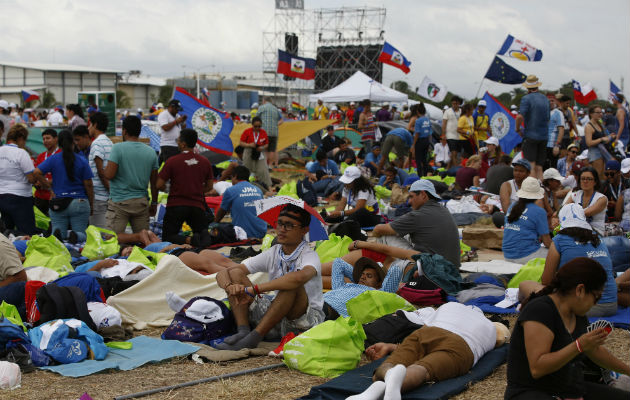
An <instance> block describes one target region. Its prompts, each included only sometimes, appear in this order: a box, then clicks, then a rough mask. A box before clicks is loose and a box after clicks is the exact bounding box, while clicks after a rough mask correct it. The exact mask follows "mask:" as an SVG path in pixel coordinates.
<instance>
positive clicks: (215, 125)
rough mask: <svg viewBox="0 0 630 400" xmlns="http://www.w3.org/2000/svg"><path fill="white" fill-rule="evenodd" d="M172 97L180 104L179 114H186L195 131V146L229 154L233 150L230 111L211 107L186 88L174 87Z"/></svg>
mask: <svg viewBox="0 0 630 400" xmlns="http://www.w3.org/2000/svg"><path fill="white" fill-rule="evenodd" d="M173 99H175V100H179V101H180V104H181V106H182V111H180V113H179V114H180V115H187V116H188V119H187V120H186V122H187V123H188V126H190V127H192V128H193V129H194V130H196V131H197V135H198V139H197V148H198V149H199V150H202V151H206V150H210V151H213V152H215V153H220V154H224V155H227V156H231V155H232V152H233V151H234V147H233V146H232V139H230V133H231V132H232V128H233V127H234V122H233V121H232V118H230V113H226V112H223V111H220V110H217V109H216V108H214V107H211V106H210V104H209V103H208V102H207V101H205V100H200V99H197V98H196V97H195V96H193V95H192V94H190V93H188V92H187V91H186V90H184V89H182V88H180V87H175V94H174V95H173Z"/></svg>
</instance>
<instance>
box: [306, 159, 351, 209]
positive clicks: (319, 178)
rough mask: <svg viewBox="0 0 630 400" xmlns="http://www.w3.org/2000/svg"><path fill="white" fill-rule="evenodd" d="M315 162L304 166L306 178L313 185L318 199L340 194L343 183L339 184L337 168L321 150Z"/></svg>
mask: <svg viewBox="0 0 630 400" xmlns="http://www.w3.org/2000/svg"><path fill="white" fill-rule="evenodd" d="M315 158H316V161H311V162H309V163H308V164H306V176H307V177H308V179H309V180H310V181H311V182H312V183H313V189H315V193H316V194H317V196H318V197H328V196H330V195H331V194H332V193H334V192H341V190H342V189H343V183H341V182H339V175H340V173H339V167H337V164H335V162H334V161H333V160H330V159H329V158H328V156H327V155H326V152H325V151H324V150H323V149H319V150H318V151H317V154H316V155H315Z"/></svg>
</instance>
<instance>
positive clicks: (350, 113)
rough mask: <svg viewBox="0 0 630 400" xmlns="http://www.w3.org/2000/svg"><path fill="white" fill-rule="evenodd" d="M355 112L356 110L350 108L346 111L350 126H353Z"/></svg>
mask: <svg viewBox="0 0 630 400" xmlns="http://www.w3.org/2000/svg"><path fill="white" fill-rule="evenodd" d="M354 110H355V109H354V108H348V110H346V118H347V119H348V123H349V124H351V123H352V120H353V119H354Z"/></svg>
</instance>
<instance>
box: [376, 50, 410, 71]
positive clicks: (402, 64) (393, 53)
mask: <svg viewBox="0 0 630 400" xmlns="http://www.w3.org/2000/svg"><path fill="white" fill-rule="evenodd" d="M378 61H380V62H382V63H384V64H389V65H391V66H394V67H396V68H398V69H400V70H402V72H404V73H405V74H408V73H409V71H410V70H409V66H410V65H411V61H409V60H407V59H406V58H405V56H403V55H402V53H401V52H400V51H398V50H396V48H395V47H394V46H392V45H391V44H389V43H387V42H385V44H384V45H383V50H382V51H381V55H380V56H378Z"/></svg>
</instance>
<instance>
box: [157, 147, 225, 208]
mask: <svg viewBox="0 0 630 400" xmlns="http://www.w3.org/2000/svg"><path fill="white" fill-rule="evenodd" d="M158 176H159V177H160V178H162V179H163V180H164V181H168V180H170V181H171V191H170V193H169V195H168V202H167V203H166V206H167V207H175V206H192V207H198V208H201V209H202V210H205V205H204V203H205V201H206V200H205V198H204V197H203V189H204V185H205V183H206V182H207V181H208V180H209V179H213V174H212V165H211V164H210V161H208V159H207V158H205V157H202V156H200V155H199V154H195V153H193V152H192V151H186V152H184V153H180V154H178V155H176V156H172V157H170V158H169V159H168V160H167V161H166V163H165V164H164V167H163V168H162V171H160V173H159V174H158Z"/></svg>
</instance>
